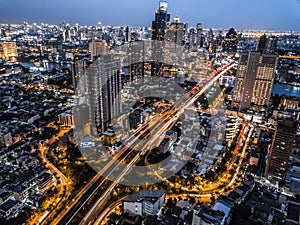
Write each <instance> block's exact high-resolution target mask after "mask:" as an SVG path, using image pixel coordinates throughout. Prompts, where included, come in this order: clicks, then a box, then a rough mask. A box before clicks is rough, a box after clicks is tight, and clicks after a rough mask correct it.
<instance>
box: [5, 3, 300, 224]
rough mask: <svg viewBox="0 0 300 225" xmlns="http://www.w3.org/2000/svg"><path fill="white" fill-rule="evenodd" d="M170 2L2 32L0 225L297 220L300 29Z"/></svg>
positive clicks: (14, 26) (299, 195)
mask: <svg viewBox="0 0 300 225" xmlns="http://www.w3.org/2000/svg"><path fill="white" fill-rule="evenodd" d="M154 4H156V3H154ZM170 4H172V3H170ZM168 7H169V3H168V1H166V0H161V1H159V5H158V9H157V10H156V12H154V15H153V21H152V23H151V21H149V27H132V26H109V25H102V24H101V22H98V23H97V25H94V26H91V25H89V26H87V25H81V24H68V23H67V22H65V21H63V22H61V23H60V24H58V25H55V24H52V25H51V24H45V23H41V24H38V23H33V24H30V23H27V22H24V23H22V24H0V78H1V79H0V99H1V102H0V115H1V120H0V224H9V225H20V224H26V225H27V224H28V225H35V224H38V225H50V224H51V225H52V224H55V225H56V224H57V225H67V224H70V225H71V224H72V225H74V224H75V225H76V224H80V225H91V224H94V225H105V224H109V225H126V224H136V225H155V224H158V225H177V224H178V225H179V224H180V225H181V224H182V225H183V224H187V225H211V224H214V225H241V224H244V225H252V224H253V225H254V224H255V225H260V224H262V225H267V224H268V225H269V224H274V225H293V224H295V225H296V224H300V127H299V124H300V123H299V120H300V31H271V30H238V29H235V28H234V24H233V27H232V28H229V29H228V28H227V29H216V28H209V27H206V25H205V24H202V23H201V21H199V23H197V24H193V25H191V24H188V23H187V22H182V21H181V19H180V17H179V16H175V17H172V16H171V14H170V13H172V12H169V9H168ZM0 22H1V21H0Z"/></svg>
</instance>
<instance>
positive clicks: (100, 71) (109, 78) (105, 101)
mask: <svg viewBox="0 0 300 225" xmlns="http://www.w3.org/2000/svg"><path fill="white" fill-rule="evenodd" d="M85 79H86V80H87V82H86V83H87V89H88V91H87V96H88V103H89V107H90V110H89V114H90V115H89V118H91V121H95V126H93V124H92V126H93V127H94V128H97V129H98V130H97V131H95V130H93V131H92V134H95V133H97V132H103V131H105V130H106V129H107V127H108V125H109V124H110V123H111V120H112V119H113V118H114V117H116V116H118V115H119V113H120V111H121V102H120V91H121V62H120V57H119V56H118V55H117V54H107V55H103V56H102V57H99V58H98V59H96V61H94V63H93V64H92V65H90V66H89V68H88V69H87V70H86V75H85Z"/></svg>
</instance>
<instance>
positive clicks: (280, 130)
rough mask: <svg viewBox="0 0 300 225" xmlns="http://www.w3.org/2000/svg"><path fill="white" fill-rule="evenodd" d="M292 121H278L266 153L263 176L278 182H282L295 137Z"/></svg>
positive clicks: (294, 126) (294, 127) (294, 125)
mask: <svg viewBox="0 0 300 225" xmlns="http://www.w3.org/2000/svg"><path fill="white" fill-rule="evenodd" d="M296 129H297V127H296V123H295V122H294V121H289V120H288V121H278V122H277V125H276V128H275V133H274V138H273V142H272V146H271V148H270V150H269V153H268V159H267V164H266V170H265V174H266V175H267V176H268V177H269V176H272V177H273V178H276V179H278V180H284V177H285V174H286V169H287V166H288V161H289V158H290V154H291V152H292V148H293V143H294V140H295V136H296Z"/></svg>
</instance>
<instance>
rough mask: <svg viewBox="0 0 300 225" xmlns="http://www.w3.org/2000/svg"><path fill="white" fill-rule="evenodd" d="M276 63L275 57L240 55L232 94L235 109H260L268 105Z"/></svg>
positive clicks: (255, 54)
mask: <svg viewBox="0 0 300 225" xmlns="http://www.w3.org/2000/svg"><path fill="white" fill-rule="evenodd" d="M277 61H278V58H277V56H276V55H269V54H262V53H260V52H249V53H242V54H241V56H240V60H239V67H238V71H237V78H236V83H235V88H234V92H233V106H234V107H235V108H239V109H248V108H250V106H251V105H253V106H254V107H256V108H257V109H261V108H262V107H263V106H267V105H268V104H269V100H270V97H271V92H272V87H273V82H274V76H275V68H276V66H277Z"/></svg>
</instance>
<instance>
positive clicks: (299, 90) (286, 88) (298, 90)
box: [272, 83, 300, 97]
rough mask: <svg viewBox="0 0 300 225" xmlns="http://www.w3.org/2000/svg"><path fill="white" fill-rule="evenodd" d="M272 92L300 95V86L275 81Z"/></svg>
mask: <svg viewBox="0 0 300 225" xmlns="http://www.w3.org/2000/svg"><path fill="white" fill-rule="evenodd" d="M272 94H273V95H275V94H278V95H286V96H297V97H300V87H295V86H292V85H288V84H279V83H275V84H274V85H273V90H272Z"/></svg>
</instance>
